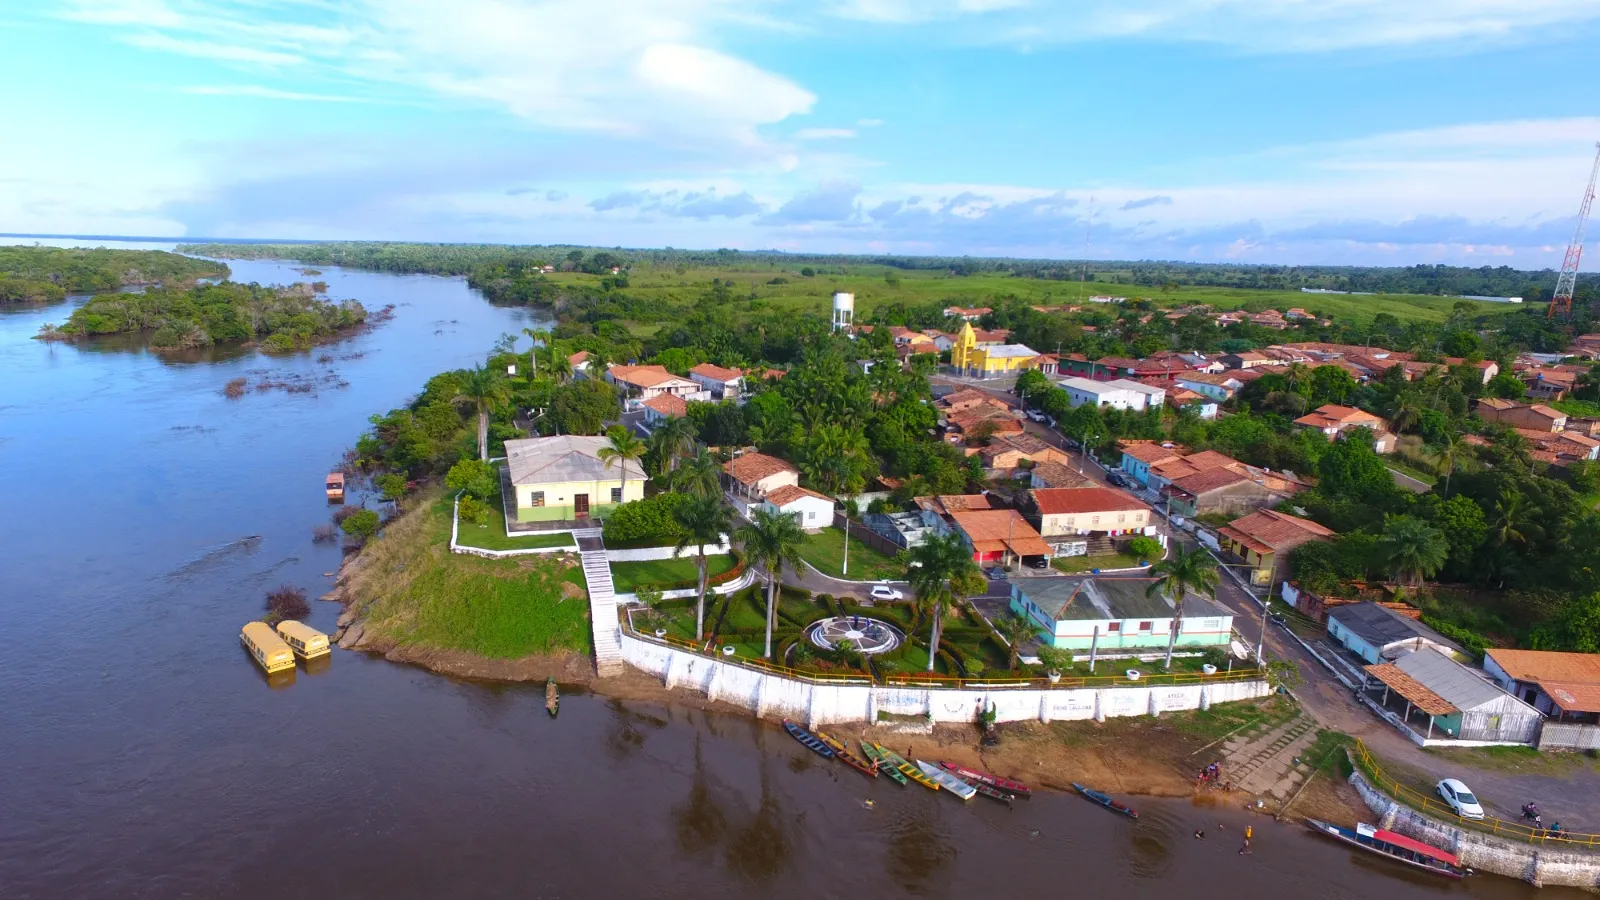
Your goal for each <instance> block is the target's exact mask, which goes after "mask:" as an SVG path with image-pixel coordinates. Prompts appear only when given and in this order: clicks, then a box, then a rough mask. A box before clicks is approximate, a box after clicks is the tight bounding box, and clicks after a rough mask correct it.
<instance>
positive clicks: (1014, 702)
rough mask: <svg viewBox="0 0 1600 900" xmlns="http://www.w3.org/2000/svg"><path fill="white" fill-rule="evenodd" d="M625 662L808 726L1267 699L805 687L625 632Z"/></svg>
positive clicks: (1088, 715) (1174, 693) (1029, 717)
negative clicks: (989, 710)
mask: <svg viewBox="0 0 1600 900" xmlns="http://www.w3.org/2000/svg"><path fill="white" fill-rule="evenodd" d="M622 658H623V659H624V660H625V661H626V662H627V663H628V664H629V665H631V666H633V667H634V668H636V669H641V670H643V671H645V672H648V673H650V674H652V675H655V676H656V677H658V678H660V679H661V680H662V682H663V683H664V684H665V685H666V686H667V687H668V688H669V689H670V688H687V689H689V690H694V691H698V692H699V693H701V694H704V695H706V696H707V697H708V698H710V699H712V700H720V701H722V702H724V703H731V704H733V705H735V706H738V707H740V708H741V709H744V710H746V711H747V712H750V713H752V714H754V715H757V716H769V715H781V716H785V717H787V718H792V719H797V720H801V721H804V722H806V723H807V724H809V725H828V724H833V723H839V722H874V721H876V720H877V718H878V713H879V712H886V713H895V714H898V715H905V716H927V717H928V718H929V720H930V721H932V722H934V723H944V722H976V721H978V718H979V716H980V715H981V714H982V712H983V710H984V708H985V707H986V706H987V705H988V704H991V703H992V704H993V705H994V709H995V721H997V722H1024V721H1035V720H1037V721H1041V722H1051V721H1055V720H1058V719H1059V720H1073V719H1096V720H1099V721H1104V720H1105V719H1107V718H1109V717H1114V716H1146V715H1149V716H1154V715H1159V714H1160V713H1163V712H1175V711H1178V710H1186V709H1206V708H1209V707H1210V705H1211V704H1213V703H1230V702H1233V701H1236V700H1251V699H1255V698H1257V697H1265V696H1267V695H1268V694H1270V693H1271V692H1272V689H1271V687H1270V686H1269V685H1268V684H1267V683H1266V682H1265V681H1218V682H1213V683H1205V684H1192V685H1175V686H1166V685H1156V686H1151V687H1140V686H1133V685H1130V686H1128V687H1110V688H1016V687H1011V686H1008V685H1007V686H1002V685H997V686H995V687H994V688H992V689H986V688H983V687H982V686H981V685H968V686H966V687H963V688H927V687H917V686H908V687H886V686H879V685H873V684H871V683H870V682H868V681H866V680H865V679H862V680H861V681H860V682H859V683H833V682H819V683H813V682H809V681H801V680H798V679H792V678H784V677H782V676H779V675H773V674H769V673H766V672H762V671H758V670H756V669H748V668H745V667H743V666H740V665H738V664H736V663H728V662H723V661H721V660H717V659H711V658H708V657H705V656H700V655H698V654H694V653H690V652H688V651H685V650H679V649H677V648H675V647H671V646H668V645H666V644H661V643H657V642H655V641H652V640H649V639H646V638H641V637H638V636H636V635H632V634H629V633H627V632H626V631H624V632H623V634H622Z"/></svg>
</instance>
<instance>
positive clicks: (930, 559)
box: [906, 534, 983, 672]
mask: <svg viewBox="0 0 1600 900" xmlns="http://www.w3.org/2000/svg"><path fill="white" fill-rule="evenodd" d="M906 580H907V581H909V582H910V583H911V590H912V591H913V592H915V593H916V595H917V605H918V606H919V607H920V608H921V610H922V612H923V614H924V615H926V616H928V618H930V619H931V620H932V621H933V624H932V629H931V631H930V632H929V637H928V671H929V672H932V671H933V667H934V663H935V662H937V660H938V656H939V634H940V633H941V632H942V631H943V625H944V617H945V613H946V612H947V611H948V610H949V608H950V606H951V605H952V604H954V603H956V602H959V601H960V600H961V599H963V598H965V597H968V596H971V595H972V594H975V593H977V592H978V591H981V590H983V587H980V586H979V584H978V583H979V582H982V581H983V575H982V573H980V572H979V571H978V565H977V563H974V562H973V561H972V550H971V549H969V548H968V547H967V545H966V543H965V542H964V541H962V540H961V538H960V536H958V535H955V534H946V535H935V536H933V537H930V538H928V539H927V540H925V541H923V542H922V543H921V544H918V545H917V546H915V547H912V548H911V552H910V553H909V554H908V559H907V566H906Z"/></svg>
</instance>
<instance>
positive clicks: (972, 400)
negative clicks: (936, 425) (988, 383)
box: [939, 388, 1011, 412]
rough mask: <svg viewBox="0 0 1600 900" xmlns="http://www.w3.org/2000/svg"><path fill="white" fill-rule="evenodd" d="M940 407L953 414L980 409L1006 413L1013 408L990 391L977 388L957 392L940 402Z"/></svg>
mask: <svg viewBox="0 0 1600 900" xmlns="http://www.w3.org/2000/svg"><path fill="white" fill-rule="evenodd" d="M939 405H940V406H942V407H944V408H945V409H948V410H950V411H951V412H961V411H962V410H968V409H977V408H979V407H991V408H993V409H997V410H1002V411H1006V412H1009V411H1010V410H1011V407H1010V406H1009V405H1008V404H1007V403H1006V402H1005V401H1004V400H1001V399H1000V398H999V397H996V396H995V395H993V394H991V393H989V392H988V391H980V390H978V389H977V388H965V389H963V390H959V391H956V392H955V393H953V394H951V395H949V396H948V397H945V398H944V399H943V400H940V401H939Z"/></svg>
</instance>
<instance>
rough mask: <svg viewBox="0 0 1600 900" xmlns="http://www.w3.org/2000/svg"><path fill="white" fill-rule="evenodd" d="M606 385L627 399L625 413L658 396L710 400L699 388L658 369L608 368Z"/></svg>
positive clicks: (660, 368)
mask: <svg viewBox="0 0 1600 900" xmlns="http://www.w3.org/2000/svg"><path fill="white" fill-rule="evenodd" d="M606 381H609V382H611V383H612V384H613V385H616V387H617V388H618V389H619V390H621V391H622V392H623V393H624V394H625V395H626V396H627V397H628V401H627V403H628V408H629V409H638V408H639V407H640V406H641V405H643V403H644V401H646V400H649V399H650V398H651V397H654V396H656V395H658V394H676V395H678V396H679V397H682V398H684V399H686V400H709V399H711V395H710V394H709V393H708V392H706V391H705V389H703V388H702V387H700V385H698V384H695V383H694V382H693V381H690V380H689V379H687V378H683V377H680V376H677V375H674V374H672V373H671V372H668V371H667V370H666V369H665V368H663V367H661V366H612V367H611V368H609V369H607V370H606Z"/></svg>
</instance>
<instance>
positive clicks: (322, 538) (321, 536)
mask: <svg viewBox="0 0 1600 900" xmlns="http://www.w3.org/2000/svg"><path fill="white" fill-rule="evenodd" d="M338 536H339V529H337V528H334V527H333V526H332V525H329V524H328V523H327V522H323V523H322V524H321V525H318V526H317V527H315V528H313V529H311V540H312V542H313V543H317V544H326V543H329V542H331V541H332V540H333V539H334V538H337V537H338Z"/></svg>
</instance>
